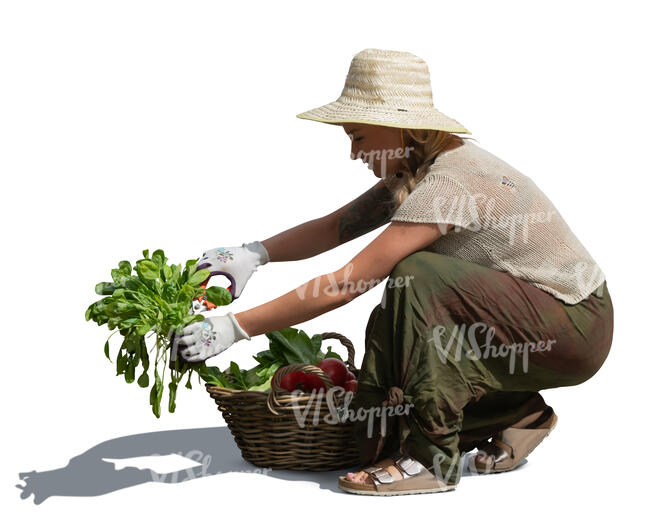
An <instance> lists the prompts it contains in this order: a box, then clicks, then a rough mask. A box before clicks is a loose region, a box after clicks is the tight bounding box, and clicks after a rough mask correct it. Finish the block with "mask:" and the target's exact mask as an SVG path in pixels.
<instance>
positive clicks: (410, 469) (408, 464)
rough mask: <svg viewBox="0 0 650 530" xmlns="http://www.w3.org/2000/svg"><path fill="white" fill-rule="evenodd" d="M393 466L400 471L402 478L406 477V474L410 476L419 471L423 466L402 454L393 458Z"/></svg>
mask: <svg viewBox="0 0 650 530" xmlns="http://www.w3.org/2000/svg"><path fill="white" fill-rule="evenodd" d="M395 467H396V468H397V469H399V470H400V471H401V472H402V476H403V477H404V478H407V477H406V475H408V476H409V477H412V476H413V475H417V474H418V473H420V471H422V468H423V467H424V466H423V465H422V464H420V462H418V461H417V460H415V459H413V458H411V457H410V456H407V455H402V456H400V457H399V458H397V459H396V460H395Z"/></svg>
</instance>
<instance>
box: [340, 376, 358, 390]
mask: <svg viewBox="0 0 650 530" xmlns="http://www.w3.org/2000/svg"><path fill="white" fill-rule="evenodd" d="M358 385H359V383H358V382H357V380H356V379H352V380H350V381H346V382H345V384H344V385H343V389H344V390H345V391H346V392H356V391H357V387H358Z"/></svg>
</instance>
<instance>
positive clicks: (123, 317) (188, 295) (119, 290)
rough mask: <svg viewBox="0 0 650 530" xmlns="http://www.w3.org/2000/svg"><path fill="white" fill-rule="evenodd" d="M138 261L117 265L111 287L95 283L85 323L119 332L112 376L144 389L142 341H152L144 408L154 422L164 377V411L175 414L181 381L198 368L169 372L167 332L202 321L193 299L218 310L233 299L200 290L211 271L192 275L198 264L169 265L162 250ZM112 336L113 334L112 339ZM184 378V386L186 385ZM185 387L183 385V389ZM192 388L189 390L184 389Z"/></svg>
mask: <svg viewBox="0 0 650 530" xmlns="http://www.w3.org/2000/svg"><path fill="white" fill-rule="evenodd" d="M142 255H143V259H140V260H138V261H136V262H135V264H134V265H133V266H132V265H131V263H130V262H128V261H120V262H119V263H118V265H117V267H116V268H115V269H112V270H111V279H112V280H113V281H112V282H100V283H98V284H97V285H96V286H95V292H96V293H97V294H98V295H100V296H103V297H104V298H101V299H100V300H98V301H96V302H94V303H93V304H91V305H90V306H89V307H88V309H87V310H86V320H92V321H93V322H95V323H96V324H97V325H99V326H102V325H106V326H107V327H108V329H109V330H115V331H114V333H118V332H119V333H120V335H121V336H122V344H121V345H120V348H119V351H118V354H117V357H116V360H115V368H116V375H118V376H120V375H121V376H123V377H124V380H125V381H126V382H127V383H129V384H130V383H133V382H134V381H136V375H137V374H136V371H137V369H138V367H141V369H142V371H141V373H140V374H139V376H138V377H137V383H138V386H140V387H142V388H148V387H149V380H150V377H149V373H148V371H149V355H150V352H149V349H148V347H147V342H146V339H145V337H146V336H147V335H148V334H149V335H148V336H147V338H150V339H151V340H152V341H153V346H152V350H151V355H152V356H154V357H153V359H154V360H153V363H152V364H153V368H154V374H153V381H154V383H153V385H152V387H151V391H150V393H149V404H150V405H151V408H152V411H153V413H154V415H155V416H156V417H160V411H161V408H160V404H161V400H162V396H163V389H164V379H165V374H166V372H169V378H170V379H171V380H170V381H169V383H168V385H167V388H168V392H169V402H168V407H167V408H168V410H169V412H174V410H175V409H176V392H177V389H178V383H179V382H180V379H181V377H183V375H184V374H185V373H186V372H191V371H193V370H197V369H201V367H202V366H201V365H188V364H187V363H183V362H179V361H178V360H177V362H176V366H174V367H169V366H168V362H167V358H168V355H167V354H168V352H169V349H170V346H171V336H172V333H174V332H176V333H178V332H180V331H181V330H182V329H183V328H184V327H185V326H186V325H188V324H190V323H192V322H197V321H200V320H203V316H202V315H193V314H191V312H190V309H191V307H192V300H193V299H194V298H198V297H201V296H205V297H206V298H207V299H208V300H209V301H211V302H212V303H214V304H215V305H217V306H224V305H228V304H230V303H231V302H232V296H231V295H230V292H229V291H228V290H227V289H224V288H223V287H210V288H208V289H204V288H202V287H201V284H202V283H203V282H205V281H206V280H207V279H208V277H209V275H210V272H209V271H207V270H199V271H197V270H196V262H197V260H189V261H187V262H186V263H185V267H182V266H181V265H168V264H167V257H166V256H165V253H164V252H163V251H162V250H156V251H154V252H153V254H151V257H150V256H149V251H148V250H144V251H143V252H142ZM114 333H113V334H114ZM109 342H110V337H109V340H107V341H106V343H105V344H104V355H105V356H106V357H107V358H108V359H109V360H110V344H109ZM189 375H191V374H188V384H189ZM186 386H187V385H186ZM188 388H191V385H190V386H189V387H188Z"/></svg>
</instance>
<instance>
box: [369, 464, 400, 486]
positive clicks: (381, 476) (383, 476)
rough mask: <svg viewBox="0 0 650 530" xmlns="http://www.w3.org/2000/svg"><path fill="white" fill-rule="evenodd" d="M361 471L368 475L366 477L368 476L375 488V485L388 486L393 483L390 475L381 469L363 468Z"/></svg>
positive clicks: (393, 480) (393, 479)
mask: <svg viewBox="0 0 650 530" xmlns="http://www.w3.org/2000/svg"><path fill="white" fill-rule="evenodd" d="M363 471H365V472H366V473H368V476H370V478H371V479H372V481H373V482H374V483H375V486H376V485H377V483H379V484H390V483H392V482H395V478H394V477H393V475H391V474H390V473H389V472H388V470H386V469H384V468H383V467H374V466H371V467H365V468H363Z"/></svg>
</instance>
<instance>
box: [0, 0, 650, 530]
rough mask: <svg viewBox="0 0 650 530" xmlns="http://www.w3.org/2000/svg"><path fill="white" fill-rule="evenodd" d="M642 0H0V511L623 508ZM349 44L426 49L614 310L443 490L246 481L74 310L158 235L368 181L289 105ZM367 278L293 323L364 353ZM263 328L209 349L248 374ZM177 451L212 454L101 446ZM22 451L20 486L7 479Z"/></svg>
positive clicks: (591, 514) (341, 251) (313, 517)
mask: <svg viewBox="0 0 650 530" xmlns="http://www.w3.org/2000/svg"><path fill="white" fill-rule="evenodd" d="M641 5H642V3H641V2H622V1H619V2H616V3H613V2H612V3H603V2H593V1H592V2H562V3H560V2H539V3H531V2H525V3H524V2H473V1H467V0H465V1H463V2H453V3H452V2H421V3H415V2H407V1H400V2H391V3H388V2H379V1H374V2H372V3H371V2H354V3H353V2H333V1H328V2H326V3H325V2H323V3H320V4H319V3H315V2H309V3H307V2H304V3H295V4H290V3H281V2H266V3H261V2H260V3H257V4H240V3H234V2H162V1H156V2H153V1H152V2H145V1H134V0H130V1H112V2H96V1H84V2H81V1H79V2H69V1H58V2H35V1H21V2H3V3H2V8H1V11H0V53H1V56H0V75H1V76H2V79H1V82H0V92H1V98H0V171H1V172H0V175H1V178H2V194H1V200H2V205H1V212H0V215H1V218H2V272H1V278H2V302H3V303H2V307H1V311H2V320H1V322H2V332H3V337H4V347H3V354H4V355H3V358H4V371H3V384H2V393H3V395H2V403H3V406H2V410H3V416H4V422H3V423H4V425H5V428H4V429H3V431H4V435H3V437H2V442H0V443H1V444H2V459H1V461H2V480H1V484H2V499H3V500H2V506H3V519H5V520H7V518H9V517H13V518H15V524H16V525H20V527H25V528H33V527H36V525H39V526H41V527H42V526H43V525H51V524H57V523H60V524H63V523H65V524H66V525H67V526H69V527H81V526H82V525H83V526H84V527H85V526H87V525H92V526H93V527H97V528H112V527H116V526H118V525H121V526H124V525H128V526H129V527H130V526H132V525H133V526H134V525H136V524H137V525H144V524H147V523H149V524H152V525H154V526H157V527H165V528H168V527H179V526H190V525H192V526H199V525H200V526H214V527H216V526H223V525H228V526H231V527H232V525H237V527H240V526H241V527H251V528H263V527H275V524H282V526H283V527H286V524H287V523H286V522H287V521H295V522H296V524H299V525H301V527H305V528H310V527H324V528H325V527H332V526H345V525H351V524H354V525H355V526H356V525H360V526H368V527H372V526H371V525H375V524H382V526H383V525H384V524H393V525H395V526H398V525H399V526H400V527H406V526H407V525H408V526H409V527H410V528H414V526H412V525H413V524H414V523H415V522H416V521H417V522H420V523H421V524H422V525H423V526H425V527H436V526H442V525H445V526H450V525H459V524H460V525H465V524H473V525H485V526H495V527H498V528H521V527H532V528H542V527H544V528H545V527H548V526H553V525H559V526H561V527H566V526H569V525H570V524H580V525H581V526H587V525H595V526H597V527H601V526H610V525H611V524H625V525H626V526H637V525H639V524H640V518H642V517H643V518H645V515H643V506H644V501H645V495H643V496H642V493H643V492H644V491H646V490H647V488H646V486H645V482H644V480H645V477H644V471H645V466H642V465H641V464H640V462H645V457H641V458H639V456H638V455H639V453H641V452H642V451H644V450H645V442H646V440H647V439H648V427H647V423H646V422H647V409H646V401H647V393H646V389H645V385H646V380H647V377H646V374H647V370H648V346H647V342H646V341H645V337H646V331H647V322H646V320H645V316H646V315H647V293H646V286H647V260H646V257H647V250H646V243H647V235H646V226H647V217H646V216H647V211H648V207H647V199H648V191H649V188H648V177H649V175H648V173H649V171H648V163H647V157H646V155H647V127H648V119H649V117H650V116H649V112H648V105H647V99H646V98H647V94H648V92H649V90H650V86H649V84H648V81H647V78H646V72H647V48H648V44H649V42H648V39H647V36H645V35H647V32H646V30H647V28H646V24H645V22H646V20H647V19H646V18H645V17H644V16H643V13H642V12H641V8H640V6H641ZM370 47H376V48H387V49H395V50H403V51H410V52H412V53H415V54H416V55H419V56H420V57H422V58H423V59H425V60H426V61H427V63H428V64H429V67H430V70H431V77H432V85H433V93H434V103H435V104H436V106H437V107H438V108H439V109H440V110H441V111H443V112H444V113H446V114H448V115H449V116H451V117H453V118H455V119H457V120H458V121H460V122H461V123H462V124H464V125H465V126H466V127H467V128H468V129H469V130H470V131H472V133H473V136H474V137H475V138H476V139H477V140H478V141H479V145H481V146H482V147H483V148H485V149H487V150H489V151H491V152H493V153H494V154H496V155H497V156H499V157H500V158H502V159H504V160H506V161H507V162H509V163H510V164H512V165H513V166H514V167H516V168H517V169H519V170H520V171H522V172H524V173H525V174H527V175H529V176H530V177H532V178H533V179H534V180H535V181H536V182H537V184H538V185H539V186H540V187H541V188H542V190H543V191H544V192H545V193H546V194H547V195H548V196H549V197H550V198H551V200H552V201H553V202H554V204H555V205H556V206H557V208H558V209H559V211H560V212H561V213H562V214H563V216H564V217H565V219H566V220H567V221H568V223H569V225H570V226H571V227H572V229H573V231H574V232H575V233H576V234H577V235H578V237H579V238H580V240H581V241H582V242H583V244H584V245H585V246H586V247H587V248H588V249H589V251H590V253H591V254H592V255H593V256H594V258H595V259H596V260H597V261H598V263H599V264H600V266H601V267H602V268H603V270H604V271H605V273H606V275H607V280H608V285H609V288H610V292H611V295H612V299H613V302H614V309H615V338H614V344H613V347H612V350H611V353H610V357H609V359H608V360H607V362H606V363H605V365H604V366H603V368H602V370H601V371H600V372H599V373H598V374H597V375H596V376H595V377H594V378H592V379H591V380H589V381H588V382H586V383H584V384H583V385H580V386H578V387H572V388H564V389H556V390H549V391H547V392H544V393H543V394H544V396H545V398H546V400H547V401H548V402H549V404H551V405H553V407H554V408H555V410H556V411H557V413H558V416H559V423H558V427H557V429H556V430H555V431H554V432H553V434H552V436H550V437H549V438H548V439H547V440H546V441H545V442H544V443H543V444H542V445H541V446H540V448H539V449H538V450H537V451H535V453H534V454H533V455H532V456H531V457H530V458H529V463H528V464H527V465H526V466H524V467H523V468H521V469H520V470H519V471H516V472H513V473H506V474H503V475H499V476H493V477H474V476H469V477H465V478H463V479H462V481H461V483H460V485H459V487H458V488H457V490H456V491H454V492H452V493H447V494H439V495H419V496H409V497H394V498H383V499H378V498H365V497H359V496H353V495H349V494H344V493H342V492H338V491H337V488H336V485H335V477H336V475H337V473H330V474H309V473H287V472H270V473H268V475H267V476H263V475H262V474H260V473H257V474H255V473H250V471H251V470H253V467H252V466H250V465H249V464H247V463H246V462H244V461H243V460H241V458H240V457H239V455H238V452H237V449H236V447H235V446H234V444H233V443H232V441H231V439H230V435H229V434H228V432H227V431H226V430H225V429H224V428H218V427H219V426H223V425H224V423H223V420H222V419H221V417H220V415H219V414H218V412H217V410H216V406H215V404H214V402H212V401H211V400H210V399H209V397H208V396H207V394H206V393H205V391H204V390H203V388H202V387H201V386H200V385H198V384H196V381H195V386H194V390H192V391H188V390H187V389H184V388H181V389H180V390H179V399H178V408H177V411H176V413H174V414H169V413H167V412H166V411H165V412H164V413H163V416H162V417H161V418H160V419H156V418H155V417H154V416H153V415H152V413H151V411H150V408H149V406H148V390H143V389H140V388H139V387H137V386H136V385H135V384H133V385H131V386H129V385H126V384H125V383H124V381H123V379H122V378H117V377H115V375H114V365H111V364H110V363H109V362H108V361H107V360H106V359H105V358H104V356H103V353H102V346H103V343H104V340H105V338H106V335H107V333H106V329H105V328H98V327H97V326H95V325H94V324H92V323H87V322H85V320H84V311H85V309H86V307H87V306H88V304H89V303H90V302H92V301H94V300H95V299H96V296H95V294H94V292H93V286H94V285H95V283H97V282H98V281H101V280H105V279H108V275H109V271H110V268H111V267H113V266H115V264H116V263H117V261H119V260H120V259H130V260H132V261H133V260H135V259H137V258H138V256H139V253H140V251H141V250H142V249H144V248H150V249H152V250H153V249H156V248H159V247H160V248H163V249H164V250H165V251H166V252H167V253H168V255H170V256H171V258H172V260H173V261H174V262H177V263H180V262H181V261H184V260H186V259H189V258H191V257H196V256H198V255H199V254H200V253H201V252H202V251H203V250H205V249H207V248H212V247H215V246H231V245H240V244H241V243H243V242H248V241H253V240H255V239H260V240H263V239H265V238H268V237H270V236H272V235H274V234H276V233H278V232H280V231H282V230H285V229H287V228H289V227H291V226H295V225H296V224H299V223H301V222H304V221H307V220H309V219H313V218H316V217H318V216H321V215H324V214H326V213H329V212H330V211H332V210H334V209H336V208H338V207H339V206H341V205H342V204H344V203H346V202H348V201H350V200H351V199H353V198H354V197H356V196H357V195H359V194H360V193H361V192H363V191H364V190H366V189H367V188H369V187H370V186H371V185H373V184H374V183H375V182H376V178H375V177H374V176H373V175H372V174H371V173H369V172H368V170H367V169H366V168H365V166H363V165H362V164H361V162H359V161H354V162H353V161H351V160H350V159H349V158H348V152H349V145H348V139H347V137H346V136H345V134H344V133H343V131H342V130H341V129H340V128H337V127H334V126H330V125H324V124H319V123H315V122H309V121H303V120H299V119H296V117H295V115H296V114H297V113H299V112H301V111H304V110H307V109H310V108H313V107H315V106H318V105H321V104H324V103H327V102H329V101H332V100H334V99H336V98H337V97H338V95H339V93H340V90H341V88H342V87H343V82H344V79H345V75H346V73H347V69H348V66H349V62H350V60H351V58H352V56H353V55H354V54H355V53H357V52H359V51H361V50H362V49H364V48H370ZM378 232H379V231H378ZM378 232H374V233H371V234H368V235H366V236H364V237H362V238H360V239H358V240H356V241H353V242H351V243H349V244H347V245H344V246H342V247H339V248H338V249H335V250H333V251H331V252H328V253H325V254H322V255H320V256H316V257H314V258H312V259H309V260H305V261H301V262H292V263H271V264H269V265H267V266H265V267H263V268H261V269H260V271H259V272H258V273H256V275H254V276H253V278H252V279H251V281H250V282H249V284H248V286H247V287H246V291H245V293H244V296H243V297H241V298H240V299H239V300H237V301H236V302H235V303H234V304H233V305H232V306H231V307H230V309H232V310H233V311H234V312H238V311H241V310H244V309H248V308H250V307H254V306H255V305H258V304H260V303H263V302H266V301H268V300H270V299H272V298H275V297H277V296H280V295H282V294H284V293H285V292H287V291H289V290H290V289H292V288H294V287H296V286H298V285H299V284H301V283H303V282H304V281H307V280H309V279H310V278H313V277H315V276H317V275H319V274H322V273H325V272H331V271H333V270H335V269H336V268H338V267H340V266H342V265H344V264H345V263H346V261H347V260H348V259H350V258H351V257H352V256H354V255H355V254H356V253H357V252H358V251H359V250H360V249H361V248H363V246H365V245H366V244H367V243H368V242H369V241H371V239H372V238H373V237H375V236H376V235H377V234H378ZM382 289H383V284H382V285H381V286H380V287H376V288H375V289H373V290H371V291H369V292H368V293H367V294H365V295H364V296H362V297H360V298H358V299H357V300H355V301H354V302H352V303H350V304H349V305H347V306H344V307H342V308H340V309H338V310H336V311H334V312H332V313H329V314H325V315H323V316H321V317H319V318H316V319H314V320H312V321H309V322H305V323H303V324H301V325H300V326H299V327H301V328H302V329H305V330H306V331H308V332H309V333H310V334H312V333H317V332H321V331H329V330H335V331H339V332H341V333H344V334H345V335H347V336H348V337H350V338H351V339H352V340H353V342H354V343H355V344H356V345H357V349H358V350H359V357H360V356H361V355H362V354H363V346H362V340H363V333H364V329H365V325H366V321H367V318H368V315H369V313H370V310H371V309H372V307H374V305H376V304H377V303H378V302H379V300H380V298H381V293H382ZM266 344H267V339H266V338H265V337H264V336H258V337H255V338H254V339H253V341H252V342H250V343H248V342H245V341H244V342H240V343H237V344H236V345H235V346H233V347H232V348H231V349H230V350H228V351H227V352H225V353H224V354H222V355H221V356H220V357H218V358H216V359H214V360H213V362H215V363H216V364H218V365H220V366H222V367H223V366H225V365H226V363H228V362H229V360H230V359H237V360H238V361H239V362H240V363H241V364H243V365H245V366H249V365H250V364H252V360H251V358H250V355H251V354H252V353H255V352H257V351H259V350H261V349H264V347H265V346H266ZM332 345H333V346H336V344H335V343H333V344H332ZM359 360H360V359H359ZM357 365H359V362H357ZM183 429H186V430H187V431H183V432H177V431H181V430H183ZM200 429H206V430H203V431H202V430H200ZM146 433H152V434H150V435H145V434H146ZM156 433H157V434H156ZM123 437H132V438H128V439H124V438H123ZM99 444H101V445H100V446H99V447H96V446H98V445H99ZM195 449H196V450H200V451H202V452H203V453H206V452H208V453H210V454H211V458H212V463H211V467H210V470H211V472H213V473H214V474H212V475H211V476H205V477H202V478H197V479H195V480H188V481H183V479H184V478H187V475H186V474H185V472H184V471H182V472H181V473H180V474H179V481H181V482H178V483H176V484H173V483H171V484H169V483H158V482H155V481H152V474H151V471H150V469H154V470H156V471H158V472H162V471H169V470H173V469H185V468H186V467H187V466H186V463H187V462H186V461H181V462H180V463H179V461H173V459H172V458H167V459H165V458H158V459H156V458H148V459H146V458H143V459H140V460H129V461H122V462H120V460H123V459H126V458H137V457H146V456H148V455H153V454H155V453H162V454H164V453H179V452H180V453H182V454H184V455H187V453H188V452H190V451H192V450H195ZM104 458H105V459H107V460H102V459H104ZM178 459H180V457H178ZM114 462H117V464H116V468H114V467H113V465H114ZM136 465H139V466H140V467H141V468H142V470H138V468H137V467H130V468H129V467H128V466H136ZM125 466H126V469H125V470H124V471H117V470H116V469H118V468H122V467H125ZM31 471H36V472H37V474H36V475H35V476H32V479H31V482H30V488H31V490H32V492H36V493H37V494H38V495H40V498H39V499H38V501H39V504H38V505H36V504H34V496H33V495H32V496H30V497H29V498H27V499H25V500H22V499H21V498H20V492H21V490H19V489H17V488H16V485H17V484H20V485H22V486H24V485H25V482H23V481H21V480H20V478H19V473H22V472H31ZM47 471H51V472H50V473H44V474H38V473H42V472H47ZM246 471H249V472H246ZM283 521H284V522H283ZM634 521H636V523H635V522H634Z"/></svg>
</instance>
